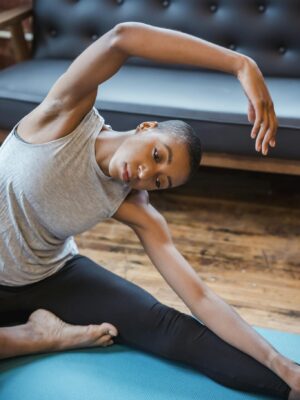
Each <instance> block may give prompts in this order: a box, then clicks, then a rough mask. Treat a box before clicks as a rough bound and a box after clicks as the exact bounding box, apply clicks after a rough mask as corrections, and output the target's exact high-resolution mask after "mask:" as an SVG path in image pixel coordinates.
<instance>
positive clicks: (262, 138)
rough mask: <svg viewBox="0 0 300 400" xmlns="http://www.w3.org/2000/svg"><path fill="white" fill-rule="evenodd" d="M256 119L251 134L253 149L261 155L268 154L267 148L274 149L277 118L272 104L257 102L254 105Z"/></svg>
mask: <svg viewBox="0 0 300 400" xmlns="http://www.w3.org/2000/svg"><path fill="white" fill-rule="evenodd" d="M255 112H256V119H255V123H254V126H253V129H252V132H251V137H252V138H253V139H254V138H256V142H255V149H256V151H261V152H262V154H263V155H267V154H268V146H269V145H270V146H271V147H275V145H276V140H275V136H276V131H277V118H276V115H275V111H274V107H273V103H272V102H271V103H269V102H268V103H265V102H259V103H258V104H257V105H256V109H255Z"/></svg>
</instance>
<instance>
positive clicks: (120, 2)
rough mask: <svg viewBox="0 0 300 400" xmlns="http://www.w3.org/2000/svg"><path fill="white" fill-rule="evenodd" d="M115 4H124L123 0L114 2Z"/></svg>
mask: <svg viewBox="0 0 300 400" xmlns="http://www.w3.org/2000/svg"><path fill="white" fill-rule="evenodd" d="M116 3H117V4H119V5H121V4H123V3H124V0H116Z"/></svg>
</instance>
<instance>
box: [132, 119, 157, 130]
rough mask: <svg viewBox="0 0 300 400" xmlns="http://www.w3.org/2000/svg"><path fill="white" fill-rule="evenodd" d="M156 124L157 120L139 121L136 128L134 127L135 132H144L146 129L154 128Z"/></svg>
mask: <svg viewBox="0 0 300 400" xmlns="http://www.w3.org/2000/svg"><path fill="white" fill-rule="evenodd" d="M157 125H158V122H157V121H145V122H142V123H140V124H139V125H138V126H137V128H136V132H137V133H143V132H146V131H147V129H153V128H156V127H157Z"/></svg>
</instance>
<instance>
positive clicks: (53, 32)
mask: <svg viewBox="0 0 300 400" xmlns="http://www.w3.org/2000/svg"><path fill="white" fill-rule="evenodd" d="M49 35H50V36H52V37H55V36H57V31H56V29H51V30H50V31H49Z"/></svg>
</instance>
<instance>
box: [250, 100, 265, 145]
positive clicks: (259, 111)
mask: <svg viewBox="0 0 300 400" xmlns="http://www.w3.org/2000/svg"><path fill="white" fill-rule="evenodd" d="M262 123H263V106H262V104H259V103H258V104H257V105H256V107H255V122H254V125H253V128H252V131H251V137H252V139H255V138H256V136H257V134H258V132H259V131H260V129H261V126H262Z"/></svg>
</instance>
